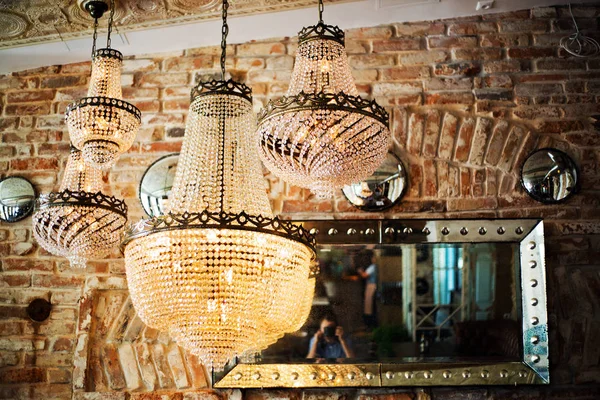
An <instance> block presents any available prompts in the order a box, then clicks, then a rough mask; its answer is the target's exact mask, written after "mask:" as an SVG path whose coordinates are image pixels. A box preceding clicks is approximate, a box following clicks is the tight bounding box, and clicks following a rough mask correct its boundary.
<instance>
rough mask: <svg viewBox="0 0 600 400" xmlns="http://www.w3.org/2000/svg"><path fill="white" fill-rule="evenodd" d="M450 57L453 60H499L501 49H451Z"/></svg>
mask: <svg viewBox="0 0 600 400" xmlns="http://www.w3.org/2000/svg"><path fill="white" fill-rule="evenodd" d="M452 58H453V59H455V60H500V59H501V58H502V49H496V48H483V49H481V48H478V49H453V50H452Z"/></svg>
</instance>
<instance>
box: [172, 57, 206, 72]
mask: <svg viewBox="0 0 600 400" xmlns="http://www.w3.org/2000/svg"><path fill="white" fill-rule="evenodd" d="M213 64H214V57H213V56H202V57H174V58H167V59H166V60H164V61H163V69H164V70H165V71H169V72H171V71H182V72H187V71H193V70H197V69H210V68H212V67H213Z"/></svg>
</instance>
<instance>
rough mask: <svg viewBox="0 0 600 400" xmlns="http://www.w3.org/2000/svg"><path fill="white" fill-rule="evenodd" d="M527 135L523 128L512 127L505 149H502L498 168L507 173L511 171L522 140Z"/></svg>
mask: <svg viewBox="0 0 600 400" xmlns="http://www.w3.org/2000/svg"><path fill="white" fill-rule="evenodd" d="M526 134H527V132H526V131H525V130H524V129H523V128H522V127H519V126H513V127H512V129H511V130H510V133H509V135H508V138H507V139H506V143H505V145H504V148H503V149H502V154H501V155H500V161H499V162H498V168H500V169H503V170H504V171H507V172H508V171H510V170H511V168H512V165H513V161H514V159H515V156H516V153H517V150H518V148H519V143H520V142H521V139H522V138H523V137H525V135H526Z"/></svg>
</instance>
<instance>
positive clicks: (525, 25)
mask: <svg viewBox="0 0 600 400" xmlns="http://www.w3.org/2000/svg"><path fill="white" fill-rule="evenodd" d="M498 26H499V27H500V32H546V31H549V30H550V25H549V23H548V21H544V20H535V19H531V20H513V21H510V20H508V21H506V20H504V21H503V20H500V21H499V22H498Z"/></svg>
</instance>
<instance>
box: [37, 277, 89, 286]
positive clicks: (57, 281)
mask: <svg viewBox="0 0 600 400" xmlns="http://www.w3.org/2000/svg"><path fill="white" fill-rule="evenodd" d="M84 282H85V278H84V277H82V276H64V275H62V276H59V275H38V274H35V275H33V286H36V287H49V288H77V287H83V283H84Z"/></svg>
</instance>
